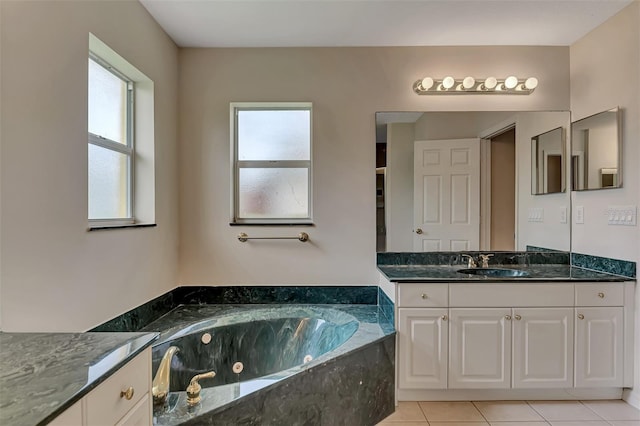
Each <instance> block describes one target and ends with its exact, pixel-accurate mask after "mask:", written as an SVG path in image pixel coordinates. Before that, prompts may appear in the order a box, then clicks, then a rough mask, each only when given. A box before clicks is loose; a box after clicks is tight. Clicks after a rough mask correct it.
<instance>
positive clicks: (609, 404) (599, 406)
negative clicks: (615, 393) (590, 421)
mask: <svg viewBox="0 0 640 426" xmlns="http://www.w3.org/2000/svg"><path fill="white" fill-rule="evenodd" d="M582 403H583V404H584V405H586V406H587V407H589V408H590V409H592V410H593V411H595V413H596V414H597V415H599V416H600V417H602V418H603V419H605V420H636V421H638V420H640V410H638V409H637V408H635V407H633V406H631V405H629V404H627V403H626V402H625V401H622V400H609V401H582Z"/></svg>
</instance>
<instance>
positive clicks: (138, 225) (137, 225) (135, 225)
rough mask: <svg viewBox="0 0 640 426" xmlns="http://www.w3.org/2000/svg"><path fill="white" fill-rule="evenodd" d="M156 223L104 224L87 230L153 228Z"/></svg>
mask: <svg viewBox="0 0 640 426" xmlns="http://www.w3.org/2000/svg"><path fill="white" fill-rule="evenodd" d="M155 226H158V225H156V224H155V223H132V224H129V225H111V226H108V225H106V226H105V225H103V226H90V227H89V228H88V229H87V230H88V231H89V232H93V231H107V230H110V229H126V228H153V227H155Z"/></svg>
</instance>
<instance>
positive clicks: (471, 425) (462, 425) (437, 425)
mask: <svg viewBox="0 0 640 426" xmlns="http://www.w3.org/2000/svg"><path fill="white" fill-rule="evenodd" d="M429 425H431V426H489V423H487V422H429Z"/></svg>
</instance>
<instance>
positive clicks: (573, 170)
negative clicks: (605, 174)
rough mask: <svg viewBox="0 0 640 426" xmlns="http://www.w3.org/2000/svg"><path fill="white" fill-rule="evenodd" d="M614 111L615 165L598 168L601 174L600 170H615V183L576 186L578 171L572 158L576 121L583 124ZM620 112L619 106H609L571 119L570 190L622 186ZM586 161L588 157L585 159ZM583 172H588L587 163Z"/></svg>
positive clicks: (594, 189) (592, 189) (595, 189)
mask: <svg viewBox="0 0 640 426" xmlns="http://www.w3.org/2000/svg"><path fill="white" fill-rule="evenodd" d="M612 112H613V113H615V127H616V137H615V143H616V144H617V148H618V153H617V156H616V157H617V158H616V160H617V164H616V166H617V167H614V168H612V167H608V168H600V174H602V170H611V171H612V172H613V171H615V174H616V176H617V178H616V184H615V185H613V186H600V187H596V188H578V187H577V184H576V182H577V180H578V176H577V173H579V172H578V171H577V170H576V168H577V164H576V161H575V160H574V152H576V151H574V148H575V144H576V142H577V141H576V138H574V127H575V126H577V125H578V123H582V124H584V123H585V122H587V121H588V120H593V119H594V118H597V117H599V116H601V115H602V114H607V113H612ZM622 142H623V141H622V112H621V109H620V107H615V108H610V109H607V110H604V111H601V112H598V113H596V114H592V115H590V116H588V117H584V118H581V119H580V120H576V121H572V122H571V153H570V155H571V176H570V180H571V191H599V190H603V189H617V188H622V185H623V169H622V145H623V144H622ZM587 161H588V159H587ZM585 169H586V170H585V173H588V164H587V167H586V168H585Z"/></svg>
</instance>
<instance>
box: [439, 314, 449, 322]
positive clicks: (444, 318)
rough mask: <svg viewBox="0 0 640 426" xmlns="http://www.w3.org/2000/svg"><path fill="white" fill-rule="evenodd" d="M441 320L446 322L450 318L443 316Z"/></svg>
mask: <svg viewBox="0 0 640 426" xmlns="http://www.w3.org/2000/svg"><path fill="white" fill-rule="evenodd" d="M440 318H442V321H446V320H448V319H449V317H448V316H446V315H443V316H441V317H440Z"/></svg>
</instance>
